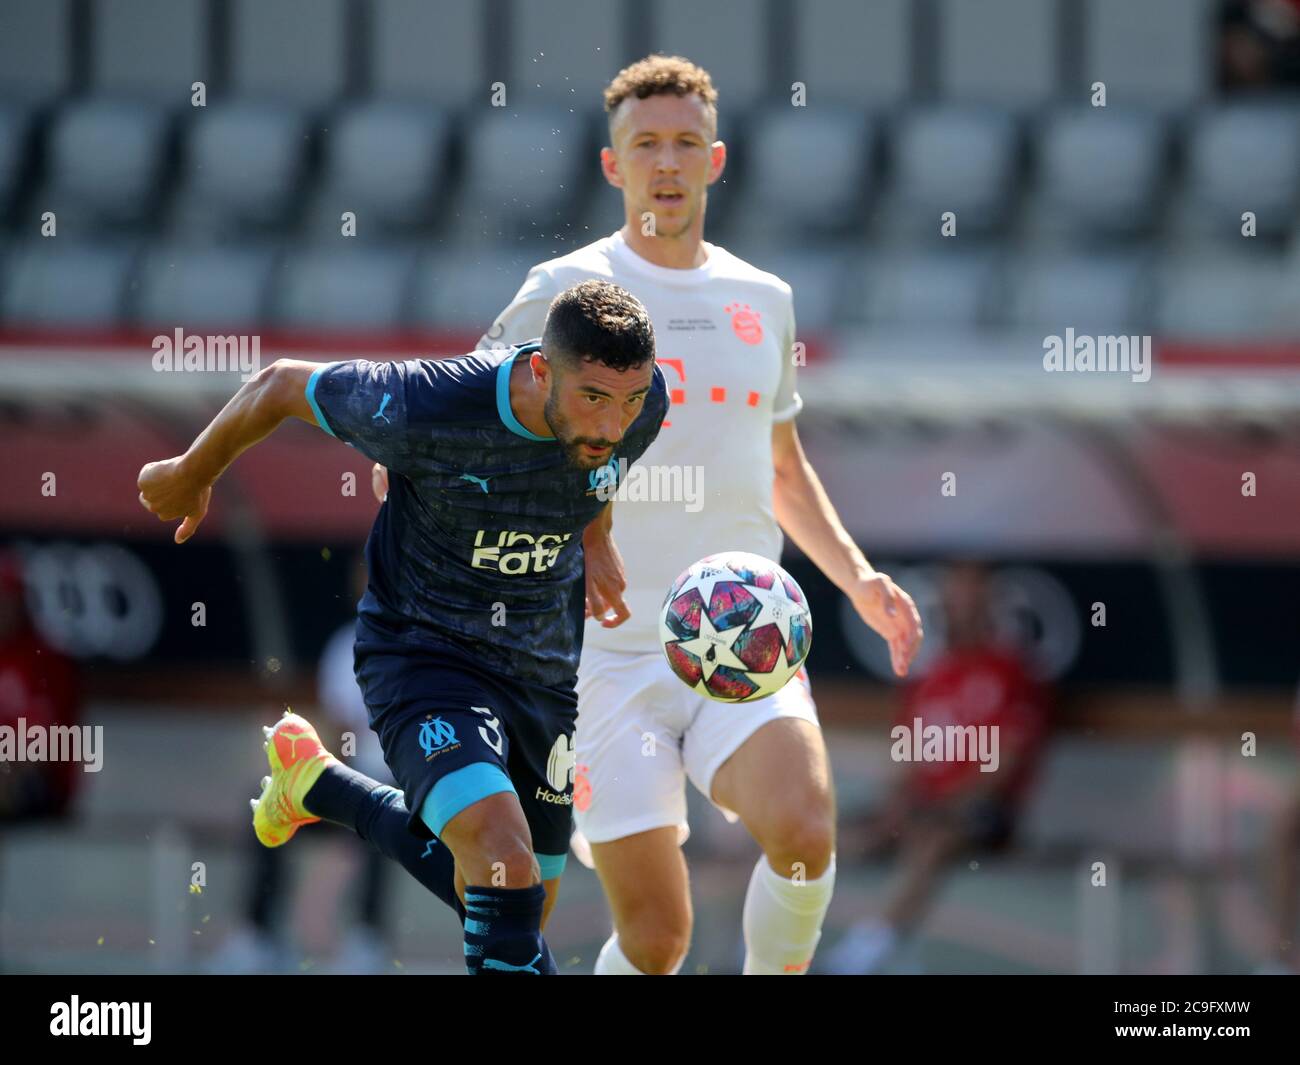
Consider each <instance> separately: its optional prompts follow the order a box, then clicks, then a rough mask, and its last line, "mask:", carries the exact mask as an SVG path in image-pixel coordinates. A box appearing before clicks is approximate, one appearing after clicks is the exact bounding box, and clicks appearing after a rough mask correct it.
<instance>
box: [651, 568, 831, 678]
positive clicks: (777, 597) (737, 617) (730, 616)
mask: <svg viewBox="0 0 1300 1065" xmlns="http://www.w3.org/2000/svg"><path fill="white" fill-rule="evenodd" d="M659 640H660V643H661V645H662V646H663V649H664V655H665V656H666V657H667V659H668V665H669V666H671V667H672V671H673V672H674V673H676V674H677V675H678V676H679V677H681V679H682V680H683V681H685V682H686V683H687V684H688V685H690V687H691V688H692V689H693V690H695V691H697V692H700V693H701V694H702V695H707V696H709V697H710V698H711V699H719V700H721V701H723V702H729V703H739V702H749V701H752V700H754V699H762V698H764V697H766V696H768V695H771V694H772V693H773V692H778V691H780V690H781V688H783V687H784V686H785V683H786V681H788V680H789V679H790V678H791V677H793V676H794V675H795V674H796V673H797V672H799V667H800V666H802V665H803V663H804V659H806V658H807V657H808V649H809V648H810V647H811V646H812V614H811V613H809V611H808V600H807V599H805V598H804V594H803V590H802V589H801V588H800V587H799V585H797V584H796V583H795V581H794V578H793V577H791V576H790V574H788V573H786V571H785V570H783V569H782V568H781V567H780V566H778V565H777V564H776V563H775V562H769V561H768V560H767V559H765V558H762V557H761V556H759V555H751V554H747V553H746V552H743V551H727V552H724V553H723V554H719V555H709V557H708V558H702V559H700V561H699V562H697V563H695V565H693V566H691V567H690V568H689V569H688V570H687V571H686V572H685V573H683V574H682V575H681V576H680V577H678V578H677V580H675V581H674V582H673V586H672V588H670V589H669V591H668V596H667V598H666V599H664V605H663V610H662V611H660V613H659Z"/></svg>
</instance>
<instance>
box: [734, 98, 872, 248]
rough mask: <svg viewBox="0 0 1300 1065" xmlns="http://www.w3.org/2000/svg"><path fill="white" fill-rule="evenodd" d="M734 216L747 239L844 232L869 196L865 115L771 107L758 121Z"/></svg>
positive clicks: (830, 108)
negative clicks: (757, 233) (766, 231)
mask: <svg viewBox="0 0 1300 1065" xmlns="http://www.w3.org/2000/svg"><path fill="white" fill-rule="evenodd" d="M748 139H749V159H750V166H749V168H748V172H749V175H750V178H749V182H748V191H747V193H746V194H745V195H744V197H743V200H744V206H743V208H742V209H741V210H740V214H741V215H742V216H743V218H744V228H745V230H746V233H749V232H751V231H752V230H753V229H755V228H773V226H775V228H777V229H778V230H779V231H780V232H782V233H788V234H794V235H799V234H802V233H803V231H805V230H812V231H814V232H818V233H821V234H837V233H839V234H842V233H845V232H846V231H848V230H850V229H852V228H853V227H854V226H855V225H856V224H858V223H860V222H861V220H862V219H863V216H864V214H865V208H866V206H867V203H868V202H869V199H870V195H871V191H872V189H871V179H872V176H873V173H874V170H873V166H872V163H873V160H874V156H875V136H874V130H873V128H872V127H871V125H870V123H869V121H868V119H867V116H866V114H864V113H863V112H862V111H860V110H857V109H852V108H841V107H837V106H835V105H833V104H814V105H811V106H809V107H789V106H784V107H782V106H777V107H774V108H772V109H771V110H769V111H765V112H762V113H760V114H759V115H756V116H755V117H754V121H753V122H752V123H751V124H750V133H749V138H748Z"/></svg>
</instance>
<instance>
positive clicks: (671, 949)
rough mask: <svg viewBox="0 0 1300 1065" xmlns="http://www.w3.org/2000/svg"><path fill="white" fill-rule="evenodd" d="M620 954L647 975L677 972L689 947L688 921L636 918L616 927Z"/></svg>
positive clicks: (689, 929)
mask: <svg viewBox="0 0 1300 1065" xmlns="http://www.w3.org/2000/svg"><path fill="white" fill-rule="evenodd" d="M618 944H619V948H620V949H621V950H622V951H623V956H624V957H626V958H627V960H628V961H630V962H631V963H632V964H633V965H635V966H636V967H637V968H638V969H640V970H641V971H642V972H643V973H646V974H647V975H649V976H667V975H669V974H671V973H674V972H676V971H677V969H678V968H679V967H680V966H681V964H682V962H683V961H684V960H685V958H686V952H687V951H688V950H690V947H691V925H690V920H689V919H687V920H685V921H683V920H681V919H677V920H669V921H668V922H666V923H664V922H657V923H651V922H649V921H638V922H634V923H633V924H631V925H629V926H627V927H626V928H620V929H619V930H618Z"/></svg>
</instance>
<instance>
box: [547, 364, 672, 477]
mask: <svg viewBox="0 0 1300 1065" xmlns="http://www.w3.org/2000/svg"><path fill="white" fill-rule="evenodd" d="M548 376H549V378H550V381H549V384H550V391H549V392H548V393H547V395H546V407H545V408H544V410H543V414H544V416H545V418H546V424H547V425H548V426H549V427H550V430H551V432H552V433H554V434H555V439H556V440H558V441H559V443H560V446H561V447H562V448H564V454H565V457H566V458H567V459H568V461H569V464H570V465H572V466H576V467H577V468H578V469H580V470H594V469H596V468H597V467H599V466H603V465H605V463H607V462H608V461H609V459H610V456H611V455H612V454H613V451H614V445H615V444H617V443H618V442H619V441H620V440H622V439H623V434H624V433H625V432H627V428H628V426H629V425H631V424H632V423H633V422H634V421H636V418H637V415H639V414H640V413H641V407H642V405H643V404H644V403H645V397H646V393H647V392H648V391H650V383H651V381H652V379H653V377H654V363H653V362H652V361H651V362H647V363H646V364H645V365H644V366H638V367H636V368H635V369H631V370H615V369H612V368H611V367H609V366H606V365H605V364H604V363H600V362H590V361H588V360H585V359H584V360H581V361H580V362H578V364H577V365H576V366H572V367H563V368H558V367H556V366H555V365H554V364H551V366H550V373H549V374H548Z"/></svg>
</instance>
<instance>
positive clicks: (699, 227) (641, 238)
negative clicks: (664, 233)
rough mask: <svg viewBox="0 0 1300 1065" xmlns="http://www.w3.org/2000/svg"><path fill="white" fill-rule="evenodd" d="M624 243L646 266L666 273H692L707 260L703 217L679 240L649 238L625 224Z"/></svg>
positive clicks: (636, 227) (635, 228) (630, 225)
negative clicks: (687, 271)
mask: <svg viewBox="0 0 1300 1065" xmlns="http://www.w3.org/2000/svg"><path fill="white" fill-rule="evenodd" d="M623 241H624V243H626V244H627V246H628V247H629V248H631V249H632V250H633V251H634V252H636V253H637V255H639V256H641V258H642V259H644V260H645V261H646V262H648V263H653V264H654V265H655V266H663V267H667V268H668V269H669V270H694V269H696V268H698V267H701V266H703V265H704V264H705V263H706V262H708V259H709V252H708V249H707V248H706V247H705V246H704V219H703V217H702V216H701V217H700V218H699V219H698V220H697V222H696V224H695V225H693V226H691V228H690V229H689V230H688V231H687V232H685V233H683V234H682V235H681V236H679V237H648V236H646V235H645V234H644V233H642V232H641V227H640V225H633V224H632V223H631V222H628V223H627V224H625V225H624V226H623Z"/></svg>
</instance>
